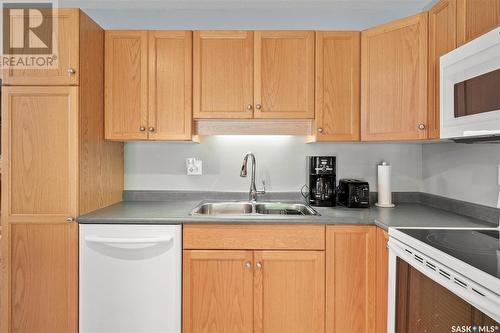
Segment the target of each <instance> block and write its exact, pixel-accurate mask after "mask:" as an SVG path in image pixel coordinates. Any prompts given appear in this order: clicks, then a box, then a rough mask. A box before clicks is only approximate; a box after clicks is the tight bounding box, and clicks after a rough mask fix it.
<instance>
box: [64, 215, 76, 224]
mask: <svg viewBox="0 0 500 333" xmlns="http://www.w3.org/2000/svg"><path fill="white" fill-rule="evenodd" d="M74 220H75V218H74V217H72V216H69V217H67V218H66V222H68V223H73V221H74Z"/></svg>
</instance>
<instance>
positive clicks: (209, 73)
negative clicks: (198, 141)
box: [193, 31, 254, 118]
mask: <svg viewBox="0 0 500 333" xmlns="http://www.w3.org/2000/svg"><path fill="white" fill-rule="evenodd" d="M253 35H254V33H253V32H252V31H195V32H194V42H193V84H194V85H193V107H194V109H193V112H194V117H195V118H252V117H253Z"/></svg>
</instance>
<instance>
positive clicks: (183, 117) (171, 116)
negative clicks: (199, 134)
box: [148, 31, 192, 140]
mask: <svg viewBox="0 0 500 333" xmlns="http://www.w3.org/2000/svg"><path fill="white" fill-rule="evenodd" d="M148 103H149V113H148V115H149V117H148V118H149V119H148V132H149V134H148V135H149V139H153V140H191V123H192V32H191V31H150V32H149V99H148Z"/></svg>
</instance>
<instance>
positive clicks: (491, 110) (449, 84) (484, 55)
mask: <svg viewBox="0 0 500 333" xmlns="http://www.w3.org/2000/svg"><path fill="white" fill-rule="evenodd" d="M499 54H500V28H497V29H494V30H492V31H491V32H489V33H487V34H485V35H483V36H481V37H479V38H476V39H474V40H472V41H471V42H469V43H467V44H465V45H463V46H461V47H459V48H457V49H455V50H453V51H451V52H450V53H448V54H446V55H444V56H443V57H441V59H440V77H441V82H440V106H441V107H440V109H441V138H444V139H446V138H463V137H478V136H490V135H500V57H499V56H498V55H499Z"/></svg>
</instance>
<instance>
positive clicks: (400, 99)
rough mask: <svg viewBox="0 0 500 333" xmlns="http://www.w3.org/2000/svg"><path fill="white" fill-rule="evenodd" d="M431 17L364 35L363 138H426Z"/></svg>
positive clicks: (400, 22) (421, 16) (393, 24)
mask: <svg viewBox="0 0 500 333" xmlns="http://www.w3.org/2000/svg"><path fill="white" fill-rule="evenodd" d="M427 31H428V29H427V13H422V14H418V15H414V16H410V17H407V18H404V19H400V20H397V21H394V22H391V23H388V24H384V25H381V26H378V27H376V28H373V29H368V30H365V31H363V32H362V33H361V138H362V140H364V141H376V140H415V139H425V138H427V70H428V69H427V56H428V55H427V38H428V36H427Z"/></svg>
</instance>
